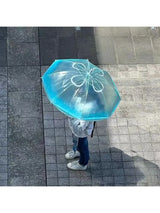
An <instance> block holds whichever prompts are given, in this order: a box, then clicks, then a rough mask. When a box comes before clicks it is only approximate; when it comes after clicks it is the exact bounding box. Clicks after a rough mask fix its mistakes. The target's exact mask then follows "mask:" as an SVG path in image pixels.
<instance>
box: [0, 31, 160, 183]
mask: <svg viewBox="0 0 160 213" xmlns="http://www.w3.org/2000/svg"><path fill="white" fill-rule="evenodd" d="M159 32H160V31H159V28H156V29H153V30H152V29H151V28H149V27H148V28H147V27H144V28H143V27H142V28H123V27H122V28H115V27H114V28H80V29H78V28H74V27H71V28H68V27H64V28H62V27H60V28H57V27H54V28H49V27H46V28H44V27H40V28H38V27H27V28H25V27H19V28H18V27H8V28H2V27H1V28H0V185H1V186H6V185H8V186H46V185H47V186H86V185H87V186H130V185H131V186H148V185H149V186H150V185H151V186H158V185H160V170H159V166H160V125H159V123H160V107H159V106H160V105H159V101H160V98H159V92H160V57H159V50H158V48H159V45H158V44H159V42H160V34H159ZM57 58H88V59H89V60H90V61H91V62H92V63H95V64H97V65H98V66H100V67H101V68H102V69H104V70H107V71H108V72H109V73H110V74H111V76H112V78H113V80H114V81H115V83H116V85H117V87H118V90H119V92H120V95H121V98H122V101H121V103H120V105H119V106H118V108H117V110H116V112H115V113H114V114H113V116H112V117H111V118H110V119H108V120H105V121H100V122H97V126H96V131H95V132H94V137H93V138H89V149H90V162H89V165H88V169H87V170H86V171H81V172H80V171H69V170H68V169H67V167H66V164H67V160H66V159H65V158H64V154H65V153H66V152H67V151H69V150H70V149H71V147H72V140H71V131H70V129H69V127H68V122H67V119H66V116H64V115H63V114H62V113H61V112H59V111H58V110H57V109H56V108H55V107H54V106H53V105H52V104H50V103H49V101H48V99H47V97H46V95H45V93H44V90H43V88H42V82H41V78H40V77H41V76H42V75H43V73H44V72H45V71H46V70H47V68H48V67H49V65H50V64H51V63H52V62H53V61H54V60H55V59H57Z"/></svg>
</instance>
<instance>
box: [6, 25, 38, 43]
mask: <svg viewBox="0 0 160 213" xmlns="http://www.w3.org/2000/svg"><path fill="white" fill-rule="evenodd" d="M7 35H8V38H9V40H12V41H15V42H38V28H37V27H8V28H7Z"/></svg>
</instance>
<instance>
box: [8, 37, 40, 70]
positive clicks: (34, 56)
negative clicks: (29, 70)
mask: <svg viewBox="0 0 160 213" xmlns="http://www.w3.org/2000/svg"><path fill="white" fill-rule="evenodd" d="M7 57H8V65H9V66H23V65H25V66H27V65H28V66H30V65H39V45H38V43H28V42H27V43H25V42H21V43H18V42H15V41H12V40H9V42H8V54H7Z"/></svg>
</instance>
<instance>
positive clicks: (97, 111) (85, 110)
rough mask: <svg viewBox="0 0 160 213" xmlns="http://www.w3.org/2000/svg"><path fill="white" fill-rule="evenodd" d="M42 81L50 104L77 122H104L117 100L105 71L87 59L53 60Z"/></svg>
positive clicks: (118, 100)
mask: <svg viewBox="0 0 160 213" xmlns="http://www.w3.org/2000/svg"><path fill="white" fill-rule="evenodd" d="M42 82H43V86H44V89H45V92H46V94H47V97H48V99H49V100H50V102H51V103H52V104H53V105H55V106H56V107H57V108H58V109H59V110H60V111H62V112H63V113H64V114H66V115H67V116H70V117H74V118H77V119H81V120H90V121H91V120H94V121H96V120H103V119H107V118H109V117H110V116H111V115H112V114H113V112H114V111H115V109H116V108H117V106H118V104H119V102H120V100H121V98H120V95H119V93H118V90H117V88H116V85H115V83H114V82H113V80H112V79H111V77H110V75H109V74H108V72H107V71H104V70H102V69H100V68H99V67H97V66H95V65H94V64H92V63H91V62H90V61H89V60H87V59H63V60H55V61H54V63H53V64H52V65H51V66H50V67H49V68H48V70H47V71H46V72H45V73H44V75H43V76H42Z"/></svg>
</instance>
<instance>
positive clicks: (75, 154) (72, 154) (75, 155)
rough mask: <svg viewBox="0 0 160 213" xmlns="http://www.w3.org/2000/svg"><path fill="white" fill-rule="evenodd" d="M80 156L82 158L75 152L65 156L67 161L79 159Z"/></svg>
mask: <svg viewBox="0 0 160 213" xmlns="http://www.w3.org/2000/svg"><path fill="white" fill-rule="evenodd" d="M79 156H80V153H79V152H78V151H76V152H74V151H73V150H72V151H69V152H67V153H66V154H65V158H66V159H67V160H72V159H74V158H77V157H79Z"/></svg>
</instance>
